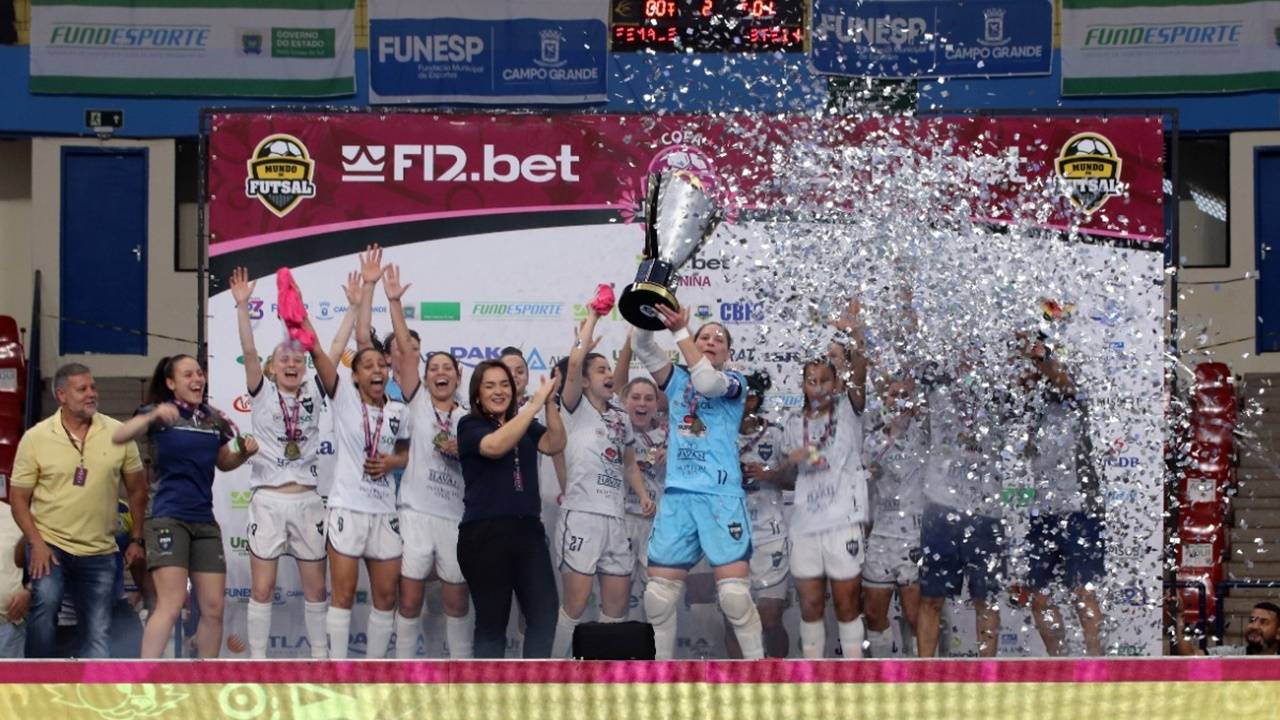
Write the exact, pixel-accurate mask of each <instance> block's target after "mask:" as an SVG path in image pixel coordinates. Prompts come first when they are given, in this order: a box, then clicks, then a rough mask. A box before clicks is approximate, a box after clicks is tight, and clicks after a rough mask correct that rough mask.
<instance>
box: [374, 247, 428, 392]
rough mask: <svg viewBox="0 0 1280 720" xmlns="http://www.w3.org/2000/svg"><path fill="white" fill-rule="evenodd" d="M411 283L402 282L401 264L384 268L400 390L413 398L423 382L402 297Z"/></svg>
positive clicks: (383, 284) (384, 288)
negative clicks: (404, 283) (394, 338)
mask: <svg viewBox="0 0 1280 720" xmlns="http://www.w3.org/2000/svg"><path fill="white" fill-rule="evenodd" d="M412 284H413V283H409V285H401V284H400V266H399V265H387V266H386V267H384V268H383V269H382V290H383V291H384V292H386V294H387V305H388V307H387V312H388V313H389V314H390V315H391V327H392V328H393V329H394V330H395V333H396V350H397V351H398V352H397V353H396V356H395V357H394V358H393V360H394V361H395V363H396V369H397V370H398V371H399V372H400V391H401V392H402V393H404V397H405V398H406V399H407V398H411V397H413V395H414V393H416V392H418V386H420V385H421V384H422V376H421V374H419V373H418V365H419V364H420V363H421V362H422V358H420V357H418V353H416V352H414V351H413V338H412V337H410V336H409V323H407V322H405V321H404V306H403V305H401V304H400V299H401V298H403V297H404V293H405V291H406V290H408V289H409V286H410V285H412Z"/></svg>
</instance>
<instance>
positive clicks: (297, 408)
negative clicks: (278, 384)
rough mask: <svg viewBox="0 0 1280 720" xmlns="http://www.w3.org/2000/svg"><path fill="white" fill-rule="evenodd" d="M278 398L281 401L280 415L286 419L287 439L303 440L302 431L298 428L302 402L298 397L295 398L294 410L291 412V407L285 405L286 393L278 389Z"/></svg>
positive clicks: (285, 433)
mask: <svg viewBox="0 0 1280 720" xmlns="http://www.w3.org/2000/svg"><path fill="white" fill-rule="evenodd" d="M276 398H277V399H278V400H279V401H280V415H281V416H282V419H283V420H284V435H285V439H286V440H292V441H298V440H301V439H302V433H301V432H300V431H299V430H298V425H299V422H298V417H299V413H301V411H302V403H301V402H297V398H294V400H295V402H294V403H293V412H292V413H290V411H289V409H287V408H286V407H285V403H284V395H283V394H282V393H281V392H280V390H279V389H277V390H276Z"/></svg>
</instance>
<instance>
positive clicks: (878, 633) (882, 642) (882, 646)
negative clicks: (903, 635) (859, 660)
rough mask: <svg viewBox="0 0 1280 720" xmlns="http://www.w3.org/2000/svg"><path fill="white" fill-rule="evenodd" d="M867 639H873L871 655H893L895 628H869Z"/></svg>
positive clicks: (874, 656)
mask: <svg viewBox="0 0 1280 720" xmlns="http://www.w3.org/2000/svg"><path fill="white" fill-rule="evenodd" d="M867 640H869V641H871V648H870V649H871V657H873V658H891V657H893V628H885V629H884V630H868V631H867ZM842 642H843V641H842Z"/></svg>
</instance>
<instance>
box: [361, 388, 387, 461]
mask: <svg viewBox="0 0 1280 720" xmlns="http://www.w3.org/2000/svg"><path fill="white" fill-rule="evenodd" d="M360 413H361V414H362V415H363V416H364V452H365V454H366V455H368V456H369V457H370V458H376V457H378V436H379V435H381V434H382V419H383V418H384V417H385V416H386V414H387V413H386V409H385V408H379V409H378V422H377V423H376V424H375V425H374V428H373V432H372V433H370V432H369V406H368V405H366V404H364V402H361V403H360Z"/></svg>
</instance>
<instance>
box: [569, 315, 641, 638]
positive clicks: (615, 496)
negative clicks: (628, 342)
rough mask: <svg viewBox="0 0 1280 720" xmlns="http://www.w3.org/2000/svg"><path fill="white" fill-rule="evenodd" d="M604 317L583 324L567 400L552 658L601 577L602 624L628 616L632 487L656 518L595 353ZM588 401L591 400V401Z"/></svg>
mask: <svg viewBox="0 0 1280 720" xmlns="http://www.w3.org/2000/svg"><path fill="white" fill-rule="evenodd" d="M599 320H600V316H599V315H597V314H595V312H594V311H592V312H591V313H590V314H589V315H588V316H587V318H586V319H585V320H583V321H582V325H581V326H580V327H579V329H578V337H577V341H576V342H575V343H574V345H573V349H572V350H570V351H569V365H568V368H567V369H566V370H565V382H564V390H563V391H562V392H561V394H560V400H561V404H562V405H563V413H562V415H563V417H564V426H565V432H566V434H567V435H568V440H567V445H566V446H565V452H564V454H565V461H566V470H567V471H568V481H567V482H566V484H565V487H564V488H563V489H564V500H563V502H562V503H561V515H560V527H559V531H558V532H557V539H558V541H559V545H560V558H561V559H560V569H561V573H562V580H563V585H564V600H563V604H562V605H561V607H560V616H559V618H558V619H557V621H556V636H555V643H554V644H553V645H552V651H551V656H552V657H556V658H559V657H564V655H565V653H566V652H567V651H568V650H569V644H570V643H571V642H572V640H573V629H574V628H575V627H577V625H578V624H579V623H580V622H581V619H582V613H583V611H584V610H585V609H586V605H587V601H588V600H589V599H590V596H591V586H592V579H593V578H599V581H600V622H622V621H624V620H626V614H627V600H628V598H629V597H630V594H631V573H632V572H633V570H634V568H635V553H634V551H633V550H632V548H631V538H630V536H628V534H627V525H626V522H625V521H624V516H625V515H626V510H625V507H624V503H625V497H626V492H625V489H624V478H625V484H626V486H629V487H630V488H631V490H632V492H635V493H636V494H637V495H639V496H640V511H641V513H642V514H643V515H645V516H648V517H651V516H652V515H653V513H654V509H655V506H654V503H653V499H652V498H650V497H649V496H648V490H647V489H646V488H645V484H644V476H643V475H641V474H640V469H639V467H637V466H636V450H635V438H634V436H633V435H632V432H631V427H630V425H631V423H630V422H629V421H628V418H627V415H626V414H625V413H624V412H622V410H620V409H618V408H617V407H616V406H614V405H612V404H611V403H610V400H611V399H612V398H613V392H614V388H613V382H614V378H613V370H612V369H611V368H610V367H609V361H608V360H607V359H606V358H605V357H604V356H603V355H600V354H598V353H595V352H592V351H593V350H594V349H595V347H596V345H597V344H599V342H600V339H599V338H596V337H594V335H595V329H596V323H597V322H599ZM584 401H585V402H584Z"/></svg>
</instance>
